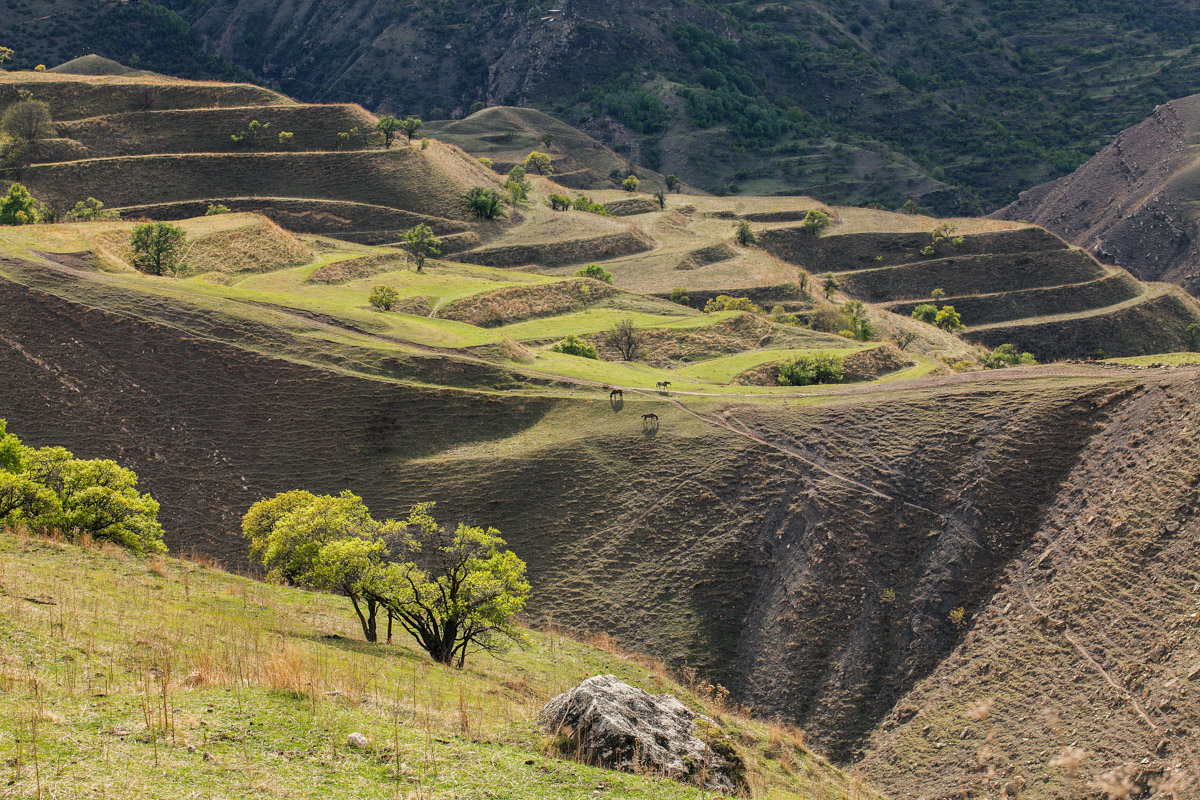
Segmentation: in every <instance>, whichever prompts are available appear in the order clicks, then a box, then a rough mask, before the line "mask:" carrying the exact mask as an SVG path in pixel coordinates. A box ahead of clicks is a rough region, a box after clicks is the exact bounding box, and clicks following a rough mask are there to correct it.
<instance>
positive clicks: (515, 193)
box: [504, 164, 561, 203]
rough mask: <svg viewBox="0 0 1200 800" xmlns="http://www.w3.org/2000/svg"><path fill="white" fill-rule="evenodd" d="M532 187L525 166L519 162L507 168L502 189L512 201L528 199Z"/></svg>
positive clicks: (517, 201)
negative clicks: (506, 176) (506, 175)
mask: <svg viewBox="0 0 1200 800" xmlns="http://www.w3.org/2000/svg"><path fill="white" fill-rule="evenodd" d="M532 189H533V186H532V184H530V183H529V179H528V178H527V177H526V175H525V168H524V167H522V166H521V165H520V164H513V165H512V167H510V168H509V170H508V178H507V179H506V180H505V181H504V190H505V191H506V192H508V195H509V197H511V198H512V201H513V202H514V203H520V202H523V201H525V200H527V199H529V192H530V191H531V190H532ZM560 196H561V195H560Z"/></svg>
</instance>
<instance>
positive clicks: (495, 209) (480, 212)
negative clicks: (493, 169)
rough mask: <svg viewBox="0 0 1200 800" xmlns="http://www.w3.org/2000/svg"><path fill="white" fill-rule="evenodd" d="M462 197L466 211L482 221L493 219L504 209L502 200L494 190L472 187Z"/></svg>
mask: <svg viewBox="0 0 1200 800" xmlns="http://www.w3.org/2000/svg"><path fill="white" fill-rule="evenodd" d="M464 197H465V198H466V201H467V209H468V210H470V211H471V213H473V214H474V215H475V216H477V217H481V218H483V219H495V218H496V217H497V216H498V215H499V214H501V213H502V211H503V209H504V198H503V197H501V196H500V193H499V192H497V191H496V190H495V189H485V188H483V187H482V186H473V187H471V189H469V190H468V191H467V193H466V195H464Z"/></svg>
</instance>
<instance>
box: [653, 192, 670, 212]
mask: <svg viewBox="0 0 1200 800" xmlns="http://www.w3.org/2000/svg"><path fill="white" fill-rule="evenodd" d="M654 199H655V200H656V201H657V202H658V210H659V211H666V210H667V196H666V195H665V194H663V193H662V192H655V193H654Z"/></svg>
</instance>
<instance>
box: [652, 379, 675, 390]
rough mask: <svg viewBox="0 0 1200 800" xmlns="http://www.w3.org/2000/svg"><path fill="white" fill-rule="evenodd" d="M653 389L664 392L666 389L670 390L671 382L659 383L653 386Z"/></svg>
mask: <svg viewBox="0 0 1200 800" xmlns="http://www.w3.org/2000/svg"><path fill="white" fill-rule="evenodd" d="M654 388H655V389H660V390H662V391H664V392H665V391H666V390H667V389H670V388H671V382H670V381H659V382H658V383H656V384H654Z"/></svg>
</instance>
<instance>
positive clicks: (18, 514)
mask: <svg viewBox="0 0 1200 800" xmlns="http://www.w3.org/2000/svg"><path fill="white" fill-rule="evenodd" d="M137 483H138V477H137V475H136V474H134V472H133V471H132V470H129V469H125V468H124V467H121V466H119V465H118V464H117V463H116V462H115V461H109V460H106V459H79V458H75V456H73V455H72V454H71V453H69V452H68V451H67V450H65V449H63V448H61V447H43V448H39V449H34V448H32V447H26V446H25V445H23V444H21V441H20V440H19V439H18V438H17V437H16V436H13V435H12V434H10V433H8V432H7V423H6V422H5V420H3V419H0V525H11V524H24V525H28V526H29V527H31V528H38V529H49V530H57V531H62V532H64V533H70V534H77V535H87V536H90V537H91V538H92V539H93V540H96V541H110V542H115V543H117V544H120V545H123V546H125V547H128V548H129V549H130V550H133V551H135V552H138V553H165V552H166V550H167V548H166V545H164V544H163V529H162V526H161V525H160V524H159V523H158V502H157V501H155V500H154V498H152V497H151V496H150V495H148V494H139V493H138V491H137Z"/></svg>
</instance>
